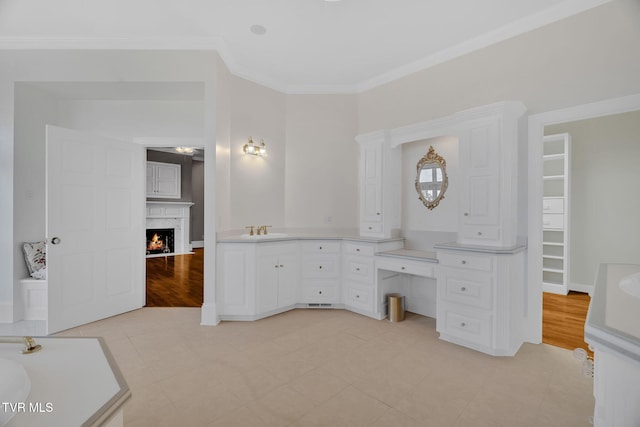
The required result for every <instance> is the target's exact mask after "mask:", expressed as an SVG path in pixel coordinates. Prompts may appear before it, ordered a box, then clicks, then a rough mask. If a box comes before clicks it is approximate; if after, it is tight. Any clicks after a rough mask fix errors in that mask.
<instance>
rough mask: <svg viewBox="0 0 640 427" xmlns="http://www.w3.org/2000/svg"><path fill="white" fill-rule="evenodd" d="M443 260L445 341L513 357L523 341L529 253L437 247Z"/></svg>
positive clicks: (441, 326)
mask: <svg viewBox="0 0 640 427" xmlns="http://www.w3.org/2000/svg"><path fill="white" fill-rule="evenodd" d="M505 252H506V251H505ZM438 260H439V265H438V270H437V320H436V330H437V331H438V332H439V333H440V339H443V340H445V341H450V342H453V343H455V344H459V345H463V346H466V347H469V348H472V349H475V350H478V351H482V352H484V353H487V354H491V355H495V356H512V355H514V354H515V353H516V352H517V351H518V349H519V348H520V346H521V345H522V342H523V339H522V325H523V303H522V298H523V293H524V290H523V288H522V285H521V283H522V275H523V274H524V273H523V261H524V253H523V252H522V251H518V252H515V253H502V254H496V253H488V252H486V253H482V252H471V251H465V250H443V248H442V247H438Z"/></svg>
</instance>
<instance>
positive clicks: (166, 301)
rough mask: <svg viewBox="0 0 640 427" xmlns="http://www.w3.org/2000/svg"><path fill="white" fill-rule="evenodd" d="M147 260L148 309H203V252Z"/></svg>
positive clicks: (196, 250) (196, 251)
mask: <svg viewBox="0 0 640 427" xmlns="http://www.w3.org/2000/svg"><path fill="white" fill-rule="evenodd" d="M194 252H195V253H193V254H188V255H174V256H166V257H158V258H147V305H146V306H147V307H201V306H202V302H203V283H204V282H203V265H204V264H203V259H204V249H195V250H194Z"/></svg>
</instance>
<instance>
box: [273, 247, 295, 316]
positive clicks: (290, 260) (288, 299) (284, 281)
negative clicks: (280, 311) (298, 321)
mask: <svg viewBox="0 0 640 427" xmlns="http://www.w3.org/2000/svg"><path fill="white" fill-rule="evenodd" d="M278 260H279V263H278V308H282V307H288V306H290V305H294V304H296V303H297V302H298V277H299V274H298V270H299V261H298V257H297V255H294V254H292V255H281V256H280V257H279V259H278Z"/></svg>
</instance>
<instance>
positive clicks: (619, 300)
mask: <svg viewBox="0 0 640 427" xmlns="http://www.w3.org/2000/svg"><path fill="white" fill-rule="evenodd" d="M637 272H640V265H635V264H600V267H599V268H598V274H597V277H596V282H595V290H594V293H593V297H592V299H591V303H590V305H589V313H588V314H587V321H586V323H585V327H584V335H585V340H586V341H587V342H588V343H589V344H590V345H592V346H594V347H598V346H605V347H608V348H610V349H612V350H615V351H618V352H620V353H622V354H624V355H626V356H628V357H630V358H633V359H635V360H637V361H640V298H635V297H633V296H631V295H629V294H628V293H626V292H624V291H623V290H622V289H620V286H619V283H620V280H622V279H623V278H625V277H627V276H629V275H631V274H634V273H637Z"/></svg>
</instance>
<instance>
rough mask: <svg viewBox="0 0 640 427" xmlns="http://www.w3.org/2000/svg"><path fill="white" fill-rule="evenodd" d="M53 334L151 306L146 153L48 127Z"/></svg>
mask: <svg viewBox="0 0 640 427" xmlns="http://www.w3.org/2000/svg"><path fill="white" fill-rule="evenodd" d="M46 132H47V137H46V139H47V166H46V168H47V203H46V207H47V214H46V218H47V219H46V222H47V224H46V230H47V231H46V232H47V242H48V247H47V270H48V287H49V289H48V291H49V292H48V294H49V301H48V303H49V318H48V325H47V327H48V333H54V332H57V331H61V330H64V329H68V328H72V327H74V326H78V325H82V324H85V323H89V322H93V321H95V320H99V319H104V318H106V317H110V316H114V315H116V314H120V313H124V312H127V311H130V310H134V309H137V308H140V307H142V306H143V305H144V303H145V293H144V291H145V283H144V281H145V279H144V277H145V276H144V274H145V272H144V267H145V264H144V263H145V257H144V243H143V242H144V239H145V231H144V230H145V228H144V227H145V224H144V220H145V211H144V209H145V197H144V194H145V188H144V186H145V175H144V173H145V172H144V169H143V168H144V164H145V158H144V148H143V147H142V146H139V145H137V144H132V143H128V142H123V141H118V140H114V139H110V138H105V137H101V136H96V135H90V134H87V133H83V132H78V131H74V130H70V129H64V128H59V127H55V126H47V130H46Z"/></svg>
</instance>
